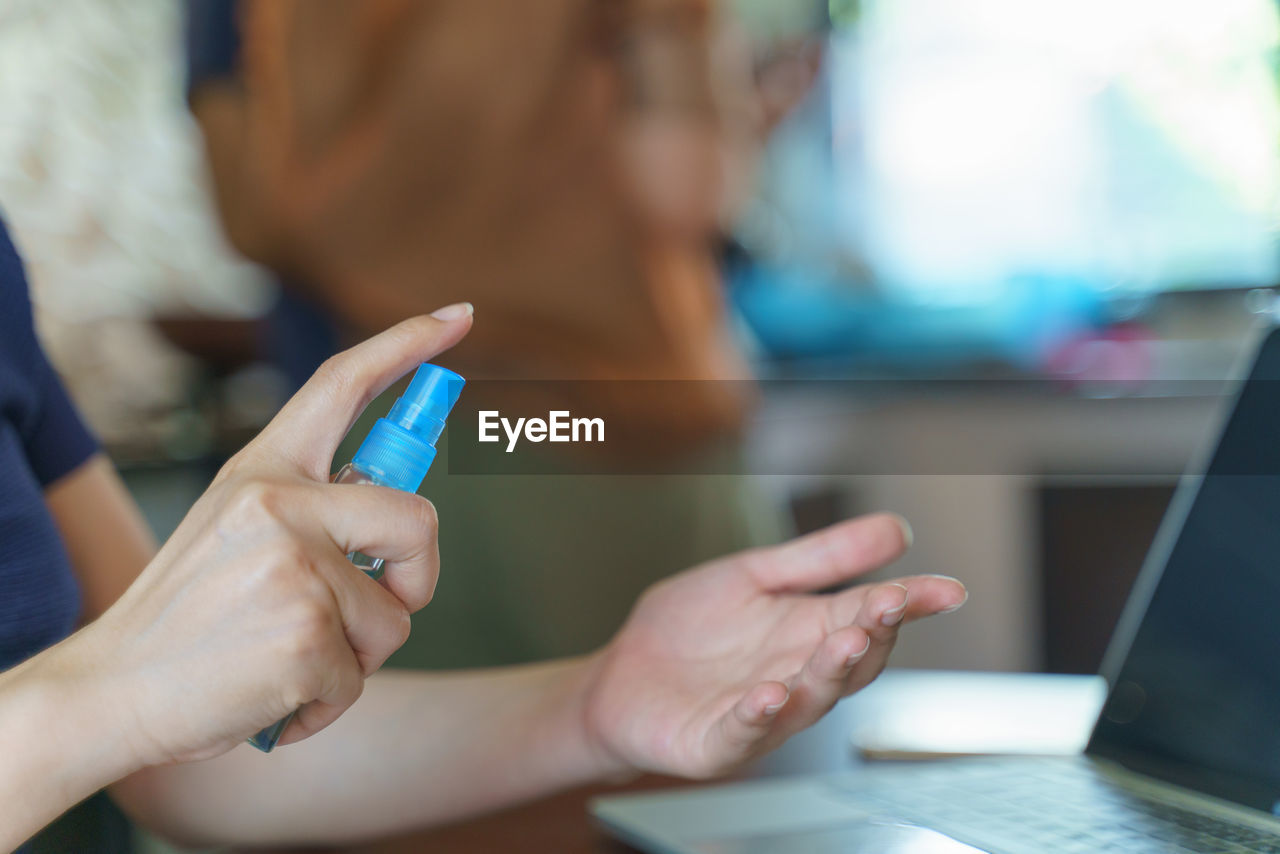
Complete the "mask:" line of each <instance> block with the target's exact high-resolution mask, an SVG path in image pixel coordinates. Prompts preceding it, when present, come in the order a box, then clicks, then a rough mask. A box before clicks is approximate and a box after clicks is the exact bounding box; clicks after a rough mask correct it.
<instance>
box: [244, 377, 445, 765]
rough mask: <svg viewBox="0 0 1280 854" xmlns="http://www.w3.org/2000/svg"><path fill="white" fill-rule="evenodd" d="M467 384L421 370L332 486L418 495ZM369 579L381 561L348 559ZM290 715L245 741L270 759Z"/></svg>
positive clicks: (356, 555)
mask: <svg viewBox="0 0 1280 854" xmlns="http://www.w3.org/2000/svg"><path fill="white" fill-rule="evenodd" d="M465 384H466V380H464V379H463V378H462V377H460V376H458V375H457V374H455V373H454V372H453V371H450V370H446V369H445V368H441V367H437V366H436V365H429V364H425V363H424V364H422V365H420V366H419V367H418V370H417V371H416V372H415V373H414V375H413V379H412V380H411V381H410V383H409V387H408V388H407V389H406V390H405V393H404V394H402V395H401V396H400V397H399V398H398V399H397V400H396V402H395V405H394V406H392V407H391V411H390V412H389V413H387V416H386V417H385V418H379V419H378V421H377V423H375V424H374V425H373V429H372V430H370V431H369V435H368V436H366V437H365V440H364V441H363V442H362V443H361V444H360V448H359V450H357V451H356V453H355V456H354V457H352V458H351V462H349V463H347V464H346V465H345V466H343V467H342V470H341V471H339V472H338V473H337V475H335V476H334V478H333V482H334V483H353V484H361V483H372V484H376V485H378V486H389V487H391V488H392V489H399V490H402V491H404V492H417V491H418V487H419V486H421V485H422V480H423V478H425V477H426V476H427V470H428V469H430V468H431V463H432V461H433V460H435V458H436V442H437V441H438V440H439V439H440V434H441V433H442V432H444V425H445V419H446V418H448V417H449V411H450V410H451V409H453V405H454V404H455V403H457V402H458V396H459V395H460V394H462V387H463V386H464V385H465ZM347 557H348V558H349V559H350V561H351V562H352V563H353V564H355V565H356V566H357V567H359V568H360V569H361V570H362V571H363V572H364V573H365V574H366V575H368V576H369V577H371V578H379V577H380V576H381V575H382V558H375V557H369V556H368V555H364V554H361V553H360V552H352V553H351V554H349V555H347ZM292 719H293V715H289V716H288V717H285V718H283V719H281V720H279V721H277V722H276V723H274V724H272V725H271V726H269V727H267V728H266V729H264V730H262V731H261V732H259V733H258V734H257V735H255V736H253V737H252V738H250V739H249V743H250V744H252V745H253V746H254V747H256V748H258V749H259V750H261V751H263V752H264V753H269V752H270V751H271V749H272V748H273V747H275V746H276V742H277V741H279V740H280V736H281V734H282V733H283V732H284V730H285V727H287V726H288V725H289V721H290V720H292Z"/></svg>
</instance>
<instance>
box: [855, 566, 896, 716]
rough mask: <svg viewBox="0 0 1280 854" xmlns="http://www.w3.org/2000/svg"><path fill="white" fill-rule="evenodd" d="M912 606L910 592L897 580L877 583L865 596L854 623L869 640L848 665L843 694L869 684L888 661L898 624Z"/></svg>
mask: <svg viewBox="0 0 1280 854" xmlns="http://www.w3.org/2000/svg"><path fill="white" fill-rule="evenodd" d="M910 607H911V594H910V591H909V590H908V589H907V587H906V585H903V584H899V583H898V582H896V581H895V582H889V583H888V584H880V585H877V586H876V587H875V588H874V589H872V590H871V592H869V593H868V594H867V596H866V599H865V600H864V601H863V603H862V608H861V609H860V610H859V611H858V616H857V617H856V618H855V619H854V626H855V627H857V628H858V629H861V630H862V631H863V632H865V633H866V634H867V637H869V638H870V639H871V642H870V644H869V645H868V646H867V651H866V652H865V653H864V654H863V655H862V657H861V658H860V659H859V660H858V661H857V662H855V663H854V665H853V667H852V668H850V670H849V673H848V675H847V677H846V679H845V684H844V694H852V693H853V692H855V691H859V690H861V689H862V688H864V687H866V686H867V685H870V684H871V682H872V681H873V680H874V679H875V678H876V677H877V676H879V675H880V673H881V672H882V671H883V670H884V668H885V665H886V664H888V663H889V653H891V652H893V646H894V644H895V643H897V640H898V627H899V626H901V625H902V623H903V621H904V620H905V619H906V615H907V611H908V610H909V609H910Z"/></svg>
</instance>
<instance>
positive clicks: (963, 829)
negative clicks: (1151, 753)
mask: <svg viewBox="0 0 1280 854" xmlns="http://www.w3.org/2000/svg"><path fill="white" fill-rule="evenodd" d="M833 785H834V786H836V787H837V788H838V789H840V790H841V792H842V794H844V795H846V796H847V795H848V794H856V795H857V798H858V801H859V804H860V805H861V804H866V803H868V802H869V803H870V805H873V806H874V807H875V808H876V811H877V812H880V813H882V814H883V815H884V817H886V818H890V819H894V818H896V819H905V820H907V821H909V822H911V823H913V824H919V825H922V826H924V827H930V828H933V829H935V830H939V831H942V832H943V833H945V834H947V835H948V836H951V837H954V838H955V839H958V840H960V841H961V842H965V843H968V844H970V845H973V846H976V847H978V848H982V849H984V850H987V851H991V852H995V854H1024V852H1027V854H1031V852H1034V854H1044V852H1048V851H1052V852H1060V854H1076V853H1077V852H1079V854H1085V852H1088V854H1094V853H1095V852H1099V853H1100V852H1110V851H1122V852H1126V854H1145V852H1160V853H1161V854H1184V852H1197V853H1198V854H1204V852H1224V853H1225V852H1229V854H1241V852H1262V854H1271V852H1275V854H1280V834H1274V833H1268V832H1266V831H1263V830H1258V829H1255V828H1253V827H1250V826H1248V825H1246V824H1243V823H1235V822H1231V821H1227V820H1222V819H1218V818H1214V817H1212V816H1208V815H1204V814H1202V813H1198V812H1194V811H1192V810H1187V809H1182V808H1179V807H1176V806H1173V805H1171V804H1166V803H1161V802H1157V801H1150V800H1145V799H1143V798H1140V797H1138V796H1137V795H1136V794H1134V793H1132V792H1129V791H1127V790H1126V789H1123V788H1121V787H1120V786H1118V785H1117V784H1116V783H1115V782H1112V781H1110V780H1109V779H1107V778H1106V777H1105V776H1103V775H1101V774H1099V773H1098V772H1097V771H1096V770H1094V769H1093V768H1092V767H1091V766H1090V765H1088V764H1087V763H1084V762H1079V763H1076V762H1054V761H1027V762H1019V761H1016V760H1015V761H1012V762H1010V761H1001V762H984V761H967V760H966V761H956V762H949V763H945V764H943V765H939V766H937V767H934V768H928V767H924V766H915V767H908V768H903V769H902V771H901V772H896V771H891V770H890V769H884V771H883V772H882V771H875V772H872V773H870V774H867V775H865V776H851V777H841V778H839V779H838V780H833Z"/></svg>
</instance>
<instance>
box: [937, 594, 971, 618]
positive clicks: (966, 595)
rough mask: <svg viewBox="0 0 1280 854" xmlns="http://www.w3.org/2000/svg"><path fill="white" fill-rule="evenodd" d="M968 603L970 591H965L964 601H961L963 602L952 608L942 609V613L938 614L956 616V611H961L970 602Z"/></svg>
mask: <svg viewBox="0 0 1280 854" xmlns="http://www.w3.org/2000/svg"><path fill="white" fill-rule="evenodd" d="M968 601H969V591H968V590H965V591H964V598H963V599H961V600H960V601H959V602H957V603H956V604H954V605H952V606H951V607H950V608H943V609H942V610H941V611H939V612H938V613H939V614H954V613H955V612H956V611H959V610H960V609H961V608H963V607H964V603H965V602H968Z"/></svg>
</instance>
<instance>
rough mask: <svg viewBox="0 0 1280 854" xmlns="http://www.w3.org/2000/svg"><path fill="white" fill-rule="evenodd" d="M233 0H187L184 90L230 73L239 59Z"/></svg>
mask: <svg viewBox="0 0 1280 854" xmlns="http://www.w3.org/2000/svg"><path fill="white" fill-rule="evenodd" d="M236 6H237V3H236V0H187V16H186V46H187V91H188V92H191V91H193V90H194V89H195V87H197V86H199V85H200V84H201V83H202V82H204V81H205V80H208V79H210V78H220V77H228V76H231V75H232V74H233V73H234V72H235V69H236V66H237V64H238V63H239V61H240V31H239V28H238V21H237V20H236V15H237V14H238V11H237V8H236Z"/></svg>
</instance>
